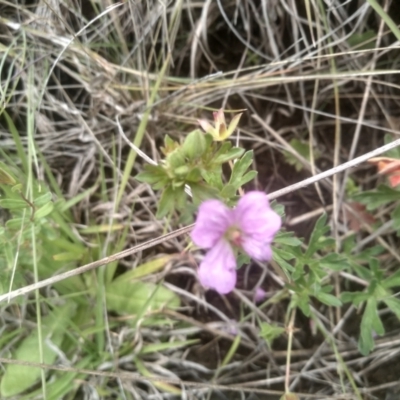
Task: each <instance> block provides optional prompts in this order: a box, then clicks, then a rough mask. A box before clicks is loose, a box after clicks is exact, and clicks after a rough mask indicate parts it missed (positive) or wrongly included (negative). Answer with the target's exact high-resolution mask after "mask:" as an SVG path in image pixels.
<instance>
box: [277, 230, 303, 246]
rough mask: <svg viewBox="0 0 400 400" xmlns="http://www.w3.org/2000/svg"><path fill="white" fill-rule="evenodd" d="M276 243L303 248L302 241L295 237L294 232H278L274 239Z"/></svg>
mask: <svg viewBox="0 0 400 400" xmlns="http://www.w3.org/2000/svg"><path fill="white" fill-rule="evenodd" d="M274 243H280V244H284V245H286V246H293V247H295V246H301V244H302V241H301V240H300V239H298V238H297V237H295V236H293V233H292V232H282V231H281V232H278V234H277V235H276V236H275V238H274Z"/></svg>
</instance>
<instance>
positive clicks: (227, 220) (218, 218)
mask: <svg viewBox="0 0 400 400" xmlns="http://www.w3.org/2000/svg"><path fill="white" fill-rule="evenodd" d="M232 221H233V211H232V210H230V209H229V208H228V207H227V206H226V205H225V204H224V203H222V202H221V201H219V200H206V201H205V202H203V203H202V204H201V205H200V207H199V212H198V215H197V219H196V224H195V227H194V229H193V230H192V233H191V238H192V240H193V242H194V243H195V244H196V245H197V246H199V247H203V248H205V249H209V248H211V247H213V246H215V245H216V244H217V242H218V241H219V240H220V239H221V238H222V236H223V235H224V233H225V231H226V230H227V229H228V228H229V226H230V225H231V224H232Z"/></svg>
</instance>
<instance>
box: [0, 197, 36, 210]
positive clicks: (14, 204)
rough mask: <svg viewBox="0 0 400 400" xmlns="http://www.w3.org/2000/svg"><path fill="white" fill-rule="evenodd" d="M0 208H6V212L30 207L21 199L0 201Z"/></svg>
mask: <svg viewBox="0 0 400 400" xmlns="http://www.w3.org/2000/svg"><path fill="white" fill-rule="evenodd" d="M0 207H2V208H7V209H8V210H23V209H24V208H27V207H30V205H29V204H28V203H27V202H26V201H25V200H21V199H2V200H0Z"/></svg>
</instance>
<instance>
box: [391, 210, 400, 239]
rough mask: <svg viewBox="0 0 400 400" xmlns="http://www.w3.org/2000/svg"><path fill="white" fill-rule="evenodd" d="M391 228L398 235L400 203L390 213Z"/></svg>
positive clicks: (399, 229) (399, 228)
mask: <svg viewBox="0 0 400 400" xmlns="http://www.w3.org/2000/svg"><path fill="white" fill-rule="evenodd" d="M391 218H392V224H393V228H394V229H395V230H396V231H398V233H397V236H399V231H400V204H399V205H398V206H397V207H396V208H395V209H394V210H393V212H392V215H391Z"/></svg>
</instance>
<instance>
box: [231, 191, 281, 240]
mask: <svg viewBox="0 0 400 400" xmlns="http://www.w3.org/2000/svg"><path fill="white" fill-rule="evenodd" d="M234 214H235V222H236V223H237V225H238V226H239V228H240V229H241V231H242V232H244V233H245V234H247V235H248V236H251V237H253V238H254V239H257V240H258V241H265V242H267V243H270V242H271V241H272V239H273V237H274V236H275V234H276V233H277V232H278V231H279V229H280V228H281V225H282V220H281V217H280V216H279V215H278V214H277V213H276V212H275V211H273V210H272V209H271V207H270V206H269V201H268V197H267V195H266V194H265V193H264V192H258V191H253V192H248V193H246V194H245V195H244V196H243V197H242V198H241V199H240V200H239V203H238V205H237V207H236V208H235V210H234Z"/></svg>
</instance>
